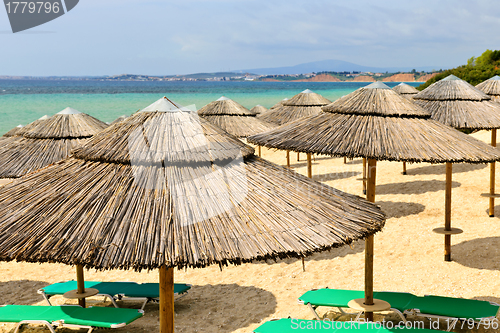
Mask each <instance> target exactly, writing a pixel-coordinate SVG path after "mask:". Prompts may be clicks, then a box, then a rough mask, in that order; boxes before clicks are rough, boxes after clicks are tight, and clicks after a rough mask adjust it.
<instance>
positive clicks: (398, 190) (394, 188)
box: [376, 179, 462, 194]
mask: <svg viewBox="0 0 500 333" xmlns="http://www.w3.org/2000/svg"><path fill="white" fill-rule="evenodd" d="M461 185H462V184H460V183H459V182H455V181H453V182H452V184H451V186H452V188H457V187H460V186H461ZM445 186H446V182H445V181H444V180H435V179H433V180H416V181H412V182H402V183H390V184H382V185H377V190H376V191H377V194H424V193H427V192H438V191H444V190H445Z"/></svg>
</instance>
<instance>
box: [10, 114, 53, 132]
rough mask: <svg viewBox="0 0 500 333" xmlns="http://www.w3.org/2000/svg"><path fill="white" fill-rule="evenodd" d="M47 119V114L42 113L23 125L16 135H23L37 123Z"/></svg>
mask: <svg viewBox="0 0 500 333" xmlns="http://www.w3.org/2000/svg"><path fill="white" fill-rule="evenodd" d="M47 119H49V116H47V115H44V116H42V117H40V118H38V119H37V120H35V121H34V122H31V123H29V124H28V125H26V126H24V127H23V128H21V129H20V130H19V132H18V133H17V136H24V134H26V133H28V132H29V131H31V130H32V129H33V128H35V127H36V126H38V125H39V124H43V122H44V121H45V120H47Z"/></svg>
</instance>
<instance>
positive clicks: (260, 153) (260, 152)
mask: <svg viewBox="0 0 500 333" xmlns="http://www.w3.org/2000/svg"><path fill="white" fill-rule="evenodd" d="M260 148H261V147H260V146H258V148H257V149H258V151H259V157H261V155H262V151H261V149H260Z"/></svg>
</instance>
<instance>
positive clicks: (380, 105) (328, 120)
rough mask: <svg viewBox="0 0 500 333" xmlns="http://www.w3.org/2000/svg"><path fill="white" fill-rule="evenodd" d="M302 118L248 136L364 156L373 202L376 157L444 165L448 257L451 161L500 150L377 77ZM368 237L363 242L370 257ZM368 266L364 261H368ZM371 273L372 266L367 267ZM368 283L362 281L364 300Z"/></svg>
mask: <svg viewBox="0 0 500 333" xmlns="http://www.w3.org/2000/svg"><path fill="white" fill-rule="evenodd" d="M323 111H324V112H323V113H321V114H318V115H315V116H310V117H305V118H302V119H299V120H297V121H294V122H292V123H289V124H286V125H283V126H280V127H278V128H275V129H274V130H271V131H269V132H266V133H262V134H257V135H254V136H251V137H249V138H248V141H249V142H251V143H254V144H259V145H263V146H266V147H270V148H278V149H287V150H293V151H298V152H304V153H307V154H324V155H330V156H336V157H341V156H347V157H350V158H355V157H363V158H367V159H368V175H367V176H368V179H367V182H368V188H367V198H368V200H369V201H371V202H375V175H376V163H377V160H378V161H383V160H388V161H406V162H430V163H445V162H446V163H447V164H446V200H445V201H446V203H445V225H446V226H445V228H444V229H442V232H443V233H445V234H446V237H445V238H446V239H445V260H451V253H450V252H451V243H450V238H449V237H450V236H449V235H450V234H452V233H454V232H457V231H458V230H457V229H452V228H451V163H458V162H470V163H486V162H493V161H495V160H500V152H499V151H498V150H497V149H495V148H493V147H490V146H488V145H487V144H484V143H483V142H481V141H479V140H476V139H474V138H472V137H470V136H468V135H466V134H464V133H462V132H459V131H457V130H455V129H453V128H451V127H449V126H446V125H443V124H442V123H440V122H437V121H434V120H431V119H429V117H430V114H429V113H428V112H427V111H425V110H424V109H423V108H421V107H419V106H417V105H415V104H414V103H412V102H411V101H409V100H408V99H406V98H404V97H402V96H400V95H399V94H397V93H396V92H395V91H393V90H391V89H390V88H389V87H388V86H386V85H385V84H383V83H381V82H376V83H373V84H370V85H369V86H367V87H363V88H360V89H358V90H356V91H354V92H352V93H351V94H349V95H347V96H344V97H342V98H340V99H338V100H336V101H335V102H333V103H331V104H329V105H327V106H325V107H323ZM372 249H373V238H371V237H370V238H368V239H367V241H366V255H367V256H372V255H373V253H372ZM367 265H369V263H367ZM366 271H367V272H368V274H371V272H372V271H373V267H369V266H368V267H366ZM372 298H373V286H372V285H369V284H368V285H366V304H372Z"/></svg>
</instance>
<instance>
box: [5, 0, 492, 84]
mask: <svg viewBox="0 0 500 333" xmlns="http://www.w3.org/2000/svg"><path fill="white" fill-rule="evenodd" d="M10 31H11V30H10V25H9V22H8V18H7V14H6V11H5V10H4V9H2V8H0V45H1V46H0V49H1V52H0V75H112V74H122V73H134V74H151V75H164V74H185V73H195V72H213V71H228V70H237V69H245V68H260V67H279V66H291V65H296V64H299V63H304V62H311V61H317V60H326V59H338V60H345V61H350V62H353V63H357V64H360V65H366V66H376V67H397V66H405V67H406V66H410V67H411V66H415V67H418V66H435V68H436V69H438V68H449V67H455V66H457V65H461V64H464V63H465V62H466V60H467V59H468V58H470V57H471V56H478V55H480V54H481V53H482V52H483V51H484V50H486V49H500V33H499V32H500V6H498V2H495V1H486V0H484V1H472V0H468V1H462V0H437V1H436V0H419V1H404V0H399V1H393V0H384V1H373V0H370V1H368V0H349V1H344V0H340V1H332V0H328V1H326V0H325V1H323V0H317V1H316V0H309V1H298V0H267V1H263V0H219V1H208V0H181V1H175V2H174V1H165V0H163V1H139V0H80V3H79V4H78V5H77V6H76V7H75V8H74V9H73V10H72V11H70V12H69V13H67V14H66V15H64V16H62V17H60V18H58V19H56V20H54V21H51V22H48V23H46V24H44V25H41V26H39V27H35V28H33V29H31V30H28V31H26V32H21V33H17V34H12V33H11V32H10Z"/></svg>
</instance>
